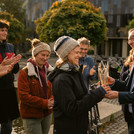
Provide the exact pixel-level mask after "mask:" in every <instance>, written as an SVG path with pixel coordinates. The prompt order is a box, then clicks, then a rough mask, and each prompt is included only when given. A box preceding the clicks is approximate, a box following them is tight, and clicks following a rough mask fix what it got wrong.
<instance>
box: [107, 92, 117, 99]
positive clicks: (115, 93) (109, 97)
mask: <svg viewBox="0 0 134 134" xmlns="http://www.w3.org/2000/svg"><path fill="white" fill-rule="evenodd" d="M118 96H119V92H117V91H112V90H111V91H108V93H107V94H105V98H108V99H115V98H118Z"/></svg>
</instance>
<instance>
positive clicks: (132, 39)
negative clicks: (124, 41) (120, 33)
mask: <svg viewBox="0 0 134 134" xmlns="http://www.w3.org/2000/svg"><path fill="white" fill-rule="evenodd" d="M130 41H132V42H134V36H132V37H131V38H130V39H128V44H129V43H130Z"/></svg>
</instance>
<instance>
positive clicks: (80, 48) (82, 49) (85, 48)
mask: <svg viewBox="0 0 134 134" xmlns="http://www.w3.org/2000/svg"><path fill="white" fill-rule="evenodd" d="M80 49H81V50H85V51H87V50H88V49H87V48H80Z"/></svg>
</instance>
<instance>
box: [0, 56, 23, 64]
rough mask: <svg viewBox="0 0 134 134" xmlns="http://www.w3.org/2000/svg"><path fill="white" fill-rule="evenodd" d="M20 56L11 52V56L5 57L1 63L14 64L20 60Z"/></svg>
mask: <svg viewBox="0 0 134 134" xmlns="http://www.w3.org/2000/svg"><path fill="white" fill-rule="evenodd" d="M21 57H22V56H21V55H20V54H18V55H17V56H15V54H13V55H12V56H11V58H8V57H5V58H4V60H3V61H2V63H1V65H10V64H12V65H15V64H16V63H18V62H19V61H20V59H21Z"/></svg>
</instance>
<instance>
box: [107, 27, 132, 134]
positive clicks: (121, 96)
mask: <svg viewBox="0 0 134 134" xmlns="http://www.w3.org/2000/svg"><path fill="white" fill-rule="evenodd" d="M128 44H129V45H130V46H131V47H132V49H134V28H133V29H130V30H129V32H128ZM108 84H109V85H111V89H112V90H116V91H109V93H108V94H107V95H106V97H107V98H109V99H114V98H118V101H119V103H120V104H123V105H122V109H123V112H124V116H125V120H126V122H127V124H128V133H129V134H134V63H133V65H132V67H131V70H130V73H129V74H128V77H127V78H126V79H125V81H123V82H121V81H118V80H115V79H113V78H112V77H108Z"/></svg>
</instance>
